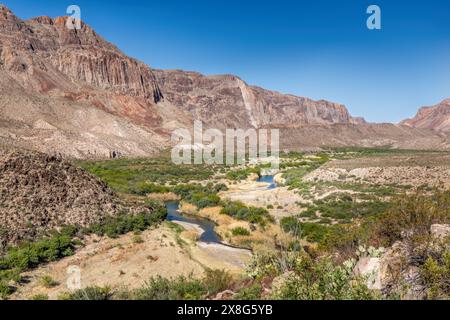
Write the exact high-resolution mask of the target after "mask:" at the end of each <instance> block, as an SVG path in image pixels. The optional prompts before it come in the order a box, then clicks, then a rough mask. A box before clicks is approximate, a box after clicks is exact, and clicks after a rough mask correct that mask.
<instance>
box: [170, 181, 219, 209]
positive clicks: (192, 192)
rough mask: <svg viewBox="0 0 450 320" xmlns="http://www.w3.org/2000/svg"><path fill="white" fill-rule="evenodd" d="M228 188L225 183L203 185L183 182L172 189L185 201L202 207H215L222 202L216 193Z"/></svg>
mask: <svg viewBox="0 0 450 320" xmlns="http://www.w3.org/2000/svg"><path fill="white" fill-rule="evenodd" d="M222 190H226V186H225V185H223V184H217V185H212V184H208V185H207V186H202V185H199V184H184V185H183V184H182V185H177V186H175V187H174V188H173V189H172V191H173V192H174V193H175V194H177V195H179V196H180V197H181V198H182V199H183V200H184V201H186V202H188V203H190V204H193V205H195V206H197V207H198V208H200V209H203V208H206V207H214V206H217V205H218V204H219V203H220V197H219V196H218V195H217V194H216V193H217V192H220V191H222Z"/></svg>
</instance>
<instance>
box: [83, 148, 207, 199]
mask: <svg viewBox="0 0 450 320" xmlns="http://www.w3.org/2000/svg"><path fill="white" fill-rule="evenodd" d="M79 165H80V166H81V167H83V168H84V169H86V170H88V171H89V172H91V173H92V174H94V175H96V176H98V177H99V178H101V179H102V180H103V181H105V182H106V183H107V184H108V185H109V186H110V187H111V188H113V189H114V190H115V191H118V192H123V193H128V194H142V193H144V192H146V191H147V190H149V191H150V192H162V191H164V189H161V188H160V187H157V186H155V185H154V184H159V185H165V184H166V183H188V182H190V181H193V180H197V181H202V180H207V179H209V178H211V177H212V175H213V174H214V168H215V167H214V166H207V165H175V164H174V163H172V161H171V159H170V157H160V158H145V159H144V158H143V159H117V160H109V161H84V162H79Z"/></svg>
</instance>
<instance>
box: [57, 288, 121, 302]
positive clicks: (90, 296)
mask: <svg viewBox="0 0 450 320" xmlns="http://www.w3.org/2000/svg"><path fill="white" fill-rule="evenodd" d="M111 297H112V292H111V289H110V288H108V287H104V288H101V287H95V286H94V287H87V288H85V289H79V290H76V291H75V292H73V293H70V294H68V295H67V297H65V298H66V299H67V300H93V301H96V300H110V299H111Z"/></svg>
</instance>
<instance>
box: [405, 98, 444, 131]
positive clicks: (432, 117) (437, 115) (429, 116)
mask: <svg viewBox="0 0 450 320" xmlns="http://www.w3.org/2000/svg"><path fill="white" fill-rule="evenodd" d="M401 124H403V125H406V126H410V127H414V128H427V129H433V130H438V131H444V132H450V99H446V100H444V101H442V102H441V103H439V104H438V105H435V106H432V107H423V108H421V109H420V110H419V112H418V113H417V115H416V116H415V117H414V118H412V119H407V120H404V121H402V122H401Z"/></svg>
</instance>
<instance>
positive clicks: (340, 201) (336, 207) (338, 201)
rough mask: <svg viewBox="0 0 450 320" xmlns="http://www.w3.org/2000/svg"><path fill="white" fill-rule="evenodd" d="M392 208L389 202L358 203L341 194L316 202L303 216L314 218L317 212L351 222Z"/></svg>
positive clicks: (323, 215)
mask: <svg viewBox="0 0 450 320" xmlns="http://www.w3.org/2000/svg"><path fill="white" fill-rule="evenodd" d="M390 206H391V204H390V203H389V202H384V201H379V200H370V201H364V202H357V201H355V200H354V199H353V198H352V197H351V196H350V195H348V194H339V195H331V196H329V197H327V198H325V199H322V200H318V201H316V202H315V203H314V205H312V206H310V207H309V208H308V209H307V210H306V211H304V212H302V214H301V215H302V216H303V217H314V216H315V215H316V212H320V213H321V214H322V217H326V218H333V219H337V220H350V219H353V218H361V217H366V216H370V215H377V214H380V213H382V212H384V211H386V210H387V209H388V208H389V207H390Z"/></svg>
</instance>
